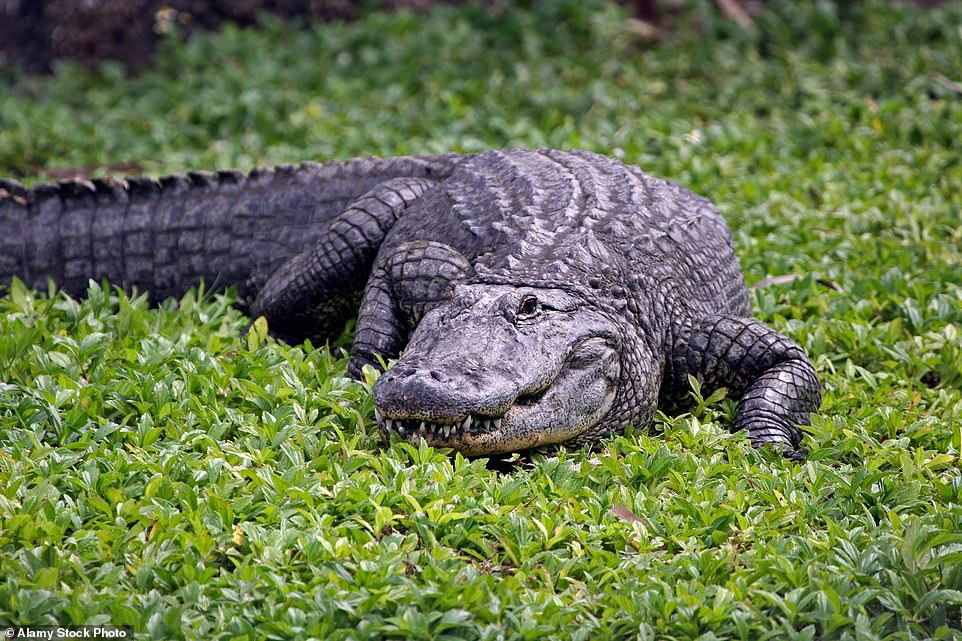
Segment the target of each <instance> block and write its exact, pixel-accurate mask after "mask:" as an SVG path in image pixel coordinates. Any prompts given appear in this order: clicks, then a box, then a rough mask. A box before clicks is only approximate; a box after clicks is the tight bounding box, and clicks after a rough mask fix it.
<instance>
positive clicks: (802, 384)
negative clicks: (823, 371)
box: [661, 316, 821, 458]
mask: <svg viewBox="0 0 962 641" xmlns="http://www.w3.org/2000/svg"><path fill="white" fill-rule="evenodd" d="M672 341H673V345H672V349H671V351H670V353H669V355H668V358H667V360H666V363H665V378H664V383H663V386H662V391H661V398H662V399H663V401H664V402H666V403H667V404H669V405H670V404H672V403H678V402H680V401H681V400H682V399H683V398H684V397H685V396H686V395H687V391H688V388H689V384H688V376H689V375H692V376H694V377H695V378H697V379H698V380H699V381H700V382H701V383H702V385H703V389H704V390H705V391H706V392H707V393H710V392H711V391H713V390H715V389H718V388H720V387H725V388H727V389H728V393H729V396H731V397H732V398H735V399H737V400H738V406H737V408H736V410H735V419H734V422H733V424H732V429H733V430H739V429H746V430H748V436H749V439H750V440H751V442H752V444H753V445H755V446H756V447H757V446H761V445H763V444H765V443H770V444H773V445H775V446H776V447H778V448H779V449H782V450H784V451H785V454H786V456H789V457H793V458H798V457H801V456H804V453H801V452H799V451H798V450H797V448H798V444H799V442H800V441H801V431H800V430H799V428H798V426H799V425H808V423H809V414H810V413H811V412H814V411H816V410H818V406H819V403H820V402H821V392H820V390H819V384H818V377H817V376H816V374H815V369H814V368H813V367H812V364H811V362H810V361H809V360H808V356H806V354H805V351H804V350H803V349H802V348H801V347H799V346H798V345H796V344H795V343H794V342H792V341H791V340H790V339H788V338H786V337H784V336H782V335H781V334H779V333H778V332H776V331H775V330H773V329H771V328H770V327H768V326H767V325H765V324H763V323H760V322H759V321H757V320H755V319H752V318H740V317H730V316H709V317H705V318H701V319H697V320H695V321H693V322H692V321H689V322H686V323H684V324H683V325H682V326H681V327H679V328H676V331H675V332H674V333H673V337H672Z"/></svg>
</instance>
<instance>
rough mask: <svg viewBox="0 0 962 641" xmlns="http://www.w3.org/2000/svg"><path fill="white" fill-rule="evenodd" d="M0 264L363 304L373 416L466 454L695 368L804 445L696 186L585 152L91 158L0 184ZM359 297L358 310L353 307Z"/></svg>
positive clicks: (625, 418)
mask: <svg viewBox="0 0 962 641" xmlns="http://www.w3.org/2000/svg"><path fill="white" fill-rule="evenodd" d="M0 249H2V251H0V279H2V280H0V282H9V280H10V279H11V278H12V277H14V276H17V277H19V278H21V279H22V280H24V281H25V282H26V283H27V284H28V285H31V286H44V285H45V284H46V281H47V279H48V278H53V279H54V280H55V281H56V282H57V283H58V284H59V285H60V286H61V287H63V288H65V289H66V290H67V291H68V292H70V293H71V294H75V295H81V294H82V293H83V292H84V291H85V289H86V286H87V281H88V279H89V278H95V279H103V278H106V279H108V280H109V281H111V282H112V283H115V284H118V285H122V286H124V287H128V288H129V287H136V288H138V289H140V290H141V291H143V290H146V291H149V292H150V293H151V296H152V298H153V299H154V300H158V299H163V298H165V297H168V296H173V295H178V294H180V293H182V292H184V291H185V290H186V289H187V288H188V287H190V286H192V285H195V284H197V283H198V282H199V281H201V280H204V281H206V282H207V283H208V284H209V285H210V284H213V285H215V286H219V285H234V286H236V287H237V289H238V292H239V295H240V297H241V302H242V305H244V306H245V307H246V311H248V313H250V314H251V315H252V316H254V317H256V316H264V317H265V318H266V319H267V321H268V324H269V327H270V328H271V331H272V332H273V333H274V334H275V335H277V336H280V337H283V338H285V339H286V340H291V341H293V340H301V339H304V338H311V339H313V340H315V341H322V342H323V341H325V340H329V339H331V338H332V337H335V336H337V334H338V333H339V332H341V331H342V329H343V327H344V324H345V322H346V321H347V320H348V319H350V318H351V317H352V316H353V315H355V314H357V325H356V329H355V339H354V345H353V347H352V349H351V355H350V364H349V373H350V374H351V375H352V376H354V377H358V376H359V375H360V372H361V368H362V367H363V366H364V365H368V364H370V365H375V366H377V357H378V356H380V357H383V358H385V359H393V358H398V357H400V358H399V360H398V362H397V364H396V365H395V366H394V367H393V368H392V369H390V370H389V371H388V372H386V373H384V374H383V375H382V376H381V377H380V378H379V379H378V382H377V384H376V386H375V390H374V394H375V405H376V407H377V417H378V423H379V426H380V430H381V434H382V436H383V437H384V438H385V439H389V438H391V437H392V436H397V437H399V438H402V439H406V440H409V441H411V442H418V441H419V440H420V439H422V438H423V439H425V440H426V441H427V442H428V443H429V444H431V445H435V446H442V447H451V448H453V449H455V450H458V451H461V452H463V453H464V454H466V455H470V456H481V455H492V454H499V453H504V452H511V451H518V450H525V449H530V448H540V447H544V446H553V445H557V444H566V445H580V444H584V443H591V442H595V441H598V440H600V439H603V438H605V437H606V436H608V435H610V434H613V433H617V432H620V431H622V430H623V429H624V427H625V426H626V425H628V424H633V425H635V426H638V427H645V426H648V425H649V424H650V423H651V420H652V416H653V415H654V412H655V410H656V408H657V407H662V408H663V409H665V410H666V411H678V410H680V409H684V407H685V406H686V404H687V402H688V398H689V390H690V384H689V380H688V377H689V376H693V377H695V378H697V379H698V380H699V381H701V383H702V388H703V391H704V392H705V393H709V392H711V391H712V390H714V389H717V388H720V387H725V388H727V389H728V393H729V395H730V396H731V397H732V398H735V399H737V400H738V405H737V409H736V412H735V417H734V422H733V425H732V427H733V429H746V430H747V431H748V435H749V438H750V440H751V442H752V443H753V444H755V445H763V444H772V445H773V446H775V447H776V448H778V449H779V450H781V451H783V452H784V453H785V454H786V455H787V456H794V457H798V456H801V455H802V454H801V452H800V451H799V449H798V445H799V441H800V437H801V432H800V430H799V428H798V426H799V425H805V424H807V423H808V421H809V414H810V413H811V412H814V411H816V410H817V409H818V406H819V403H820V391H819V383H818V379H817V377H816V374H815V371H814V369H813V367H812V365H811V363H810V361H809V360H808V358H807V356H806V355H805V352H804V351H803V350H802V349H801V348H800V347H799V346H798V345H796V344H795V343H793V342H792V341H791V340H789V339H788V338H786V337H784V336H782V335H780V334H778V333H777V332H775V331H774V330H772V329H771V328H769V327H767V326H765V325H764V324H762V323H760V322H759V321H757V320H754V319H753V318H751V310H750V306H749V299H748V291H747V288H746V286H745V281H744V277H743V276H742V273H741V270H740V268H739V266H738V262H737V260H736V258H735V256H734V253H733V251H732V247H731V236H730V233H729V231H728V228H727V226H726V224H725V222H724V220H723V219H722V217H721V216H720V215H719V214H718V212H717V211H716V210H715V208H714V207H713V206H712V205H711V203H710V202H709V201H708V200H706V199H704V198H702V197H700V196H697V195H695V194H693V193H692V192H690V191H688V190H686V189H684V188H683V187H680V186H678V185H675V184H673V183H670V182H667V181H665V180H661V179H658V178H654V177H651V176H648V175H646V174H644V173H642V172H641V171H640V170H639V169H637V168H635V167H631V166H627V165H624V164H622V163H620V162H618V161H616V160H613V159H610V158H606V157H604V156H599V155H596V154H592V153H588V152H581V151H575V152H562V151H554V150H537V151H523V150H510V151H495V152H485V153H480V154H476V155H466V156H458V155H442V156H430V157H418V158H395V159H362V160H353V161H349V162H345V163H325V164H317V163H305V164H302V165H300V166H297V167H277V168H274V169H265V170H255V171H253V172H251V173H250V174H247V175H244V174H241V173H238V172H219V173H203V172H194V173H189V174H187V175H186V176H183V177H168V178H163V179H161V180H160V181H153V180H149V179H139V178H137V179H126V180H123V179H104V180H95V181H93V182H87V181H72V182H61V183H56V184H46V185H39V186H37V187H34V188H32V189H25V188H24V187H23V186H21V185H19V184H18V183H16V182H13V181H0ZM358 310H359V311H358Z"/></svg>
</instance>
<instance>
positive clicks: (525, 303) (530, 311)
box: [518, 294, 538, 318]
mask: <svg viewBox="0 0 962 641" xmlns="http://www.w3.org/2000/svg"><path fill="white" fill-rule="evenodd" d="M537 313H538V297H537V296H534V295H533V294H526V295H524V296H522V297H521V302H519V303H518V317H519V318H520V317H529V316H534V315H535V314H537Z"/></svg>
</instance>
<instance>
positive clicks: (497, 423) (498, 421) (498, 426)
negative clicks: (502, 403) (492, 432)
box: [494, 418, 501, 430]
mask: <svg viewBox="0 0 962 641" xmlns="http://www.w3.org/2000/svg"><path fill="white" fill-rule="evenodd" d="M494 429H496V430H500V429H501V419H500V418H496V419H494Z"/></svg>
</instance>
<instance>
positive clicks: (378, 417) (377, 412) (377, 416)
mask: <svg viewBox="0 0 962 641" xmlns="http://www.w3.org/2000/svg"><path fill="white" fill-rule="evenodd" d="M374 420H375V421H377V422H378V423H380V422H381V410H379V409H378V408H376V407H375V408H374Z"/></svg>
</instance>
